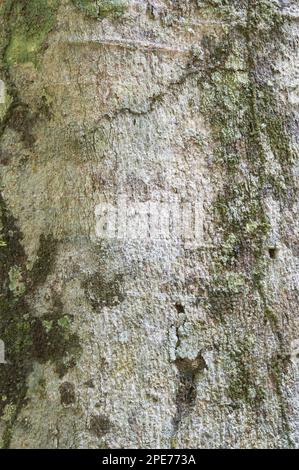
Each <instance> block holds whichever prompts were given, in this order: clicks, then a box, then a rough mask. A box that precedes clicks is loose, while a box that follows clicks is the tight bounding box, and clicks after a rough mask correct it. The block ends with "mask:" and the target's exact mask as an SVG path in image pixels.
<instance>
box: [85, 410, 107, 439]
mask: <svg viewBox="0 0 299 470" xmlns="http://www.w3.org/2000/svg"><path fill="white" fill-rule="evenodd" d="M89 429H90V431H91V432H92V433H93V434H95V435H96V436H97V437H102V436H104V435H105V434H107V433H108V432H109V430H110V429H111V423H110V421H109V419H108V418H106V416H104V415H92V417H91V418H90V426H89Z"/></svg>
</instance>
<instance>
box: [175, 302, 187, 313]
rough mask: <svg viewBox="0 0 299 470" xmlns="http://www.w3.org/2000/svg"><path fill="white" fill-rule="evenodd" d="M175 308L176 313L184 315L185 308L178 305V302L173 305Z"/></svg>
mask: <svg viewBox="0 0 299 470" xmlns="http://www.w3.org/2000/svg"><path fill="white" fill-rule="evenodd" d="M175 308H176V310H177V312H178V313H185V308H184V306H183V305H182V304H180V303H179V302H177V303H176V304H175Z"/></svg>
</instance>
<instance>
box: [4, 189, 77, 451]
mask: <svg viewBox="0 0 299 470" xmlns="http://www.w3.org/2000/svg"><path fill="white" fill-rule="evenodd" d="M0 216H1V217H0V228H1V232H0V236H1V239H2V240H3V241H4V242H5V246H4V247H3V248H1V250H0V267H1V269H0V315H1V322H0V338H1V340H3V341H4V344H5V352H6V360H7V363H6V364H3V366H2V367H1V368H0V396H1V397H2V399H1V401H0V415H1V414H2V413H3V412H4V413H5V416H7V412H6V411H7V410H8V409H10V410H12V409H13V410H14V412H13V413H10V415H9V416H10V419H9V422H7V428H6V431H5V433H4V438H3V447H9V442H10V437H11V432H12V426H13V423H14V420H15V419H16V417H17V415H18V413H19V411H20V409H21V408H22V406H23V404H24V402H25V397H26V392H27V377H28V375H29V374H30V372H31V371H32V367H33V364H34V363H35V362H36V361H38V362H39V363H44V362H47V361H50V362H52V363H54V364H55V367H56V370H57V373H58V374H59V375H60V376H61V377H62V376H63V375H64V374H65V373H66V371H67V369H68V368H70V367H73V366H74V365H75V362H76V358H77V356H78V355H79V354H80V351H81V349H80V343H79V338H78V336H77V335H76V333H74V332H73V331H72V318H71V316H69V315H66V314H65V312H64V310H63V304H62V302H61V299H60V297H59V296H57V294H55V293H54V292H53V293H52V296H51V307H50V308H49V311H48V313H46V314H44V315H43V316H42V317H37V316H36V315H35V312H34V311H33V310H32V308H31V307H30V305H29V299H32V298H33V297H34V295H35V292H36V289H37V288H38V286H39V285H40V284H41V283H43V282H45V280H46V278H47V276H48V275H49V273H50V272H51V270H52V269H53V265H54V261H55V257H56V248H57V243H56V242H55V241H54V240H53V238H52V237H51V236H47V237H41V238H40V248H39V251H38V257H37V261H36V263H35V264H34V266H33V268H32V270H31V271H28V270H27V269H26V264H27V259H26V255H25V252H24V249H23V246H22V243H21V241H22V235H21V233H20V231H19V229H18V227H17V223H16V220H15V219H14V217H13V216H12V215H11V214H10V213H9V211H8V210H7V207H6V204H5V202H4V200H3V198H2V196H1V197H0Z"/></svg>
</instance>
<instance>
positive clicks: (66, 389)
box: [59, 382, 76, 405]
mask: <svg viewBox="0 0 299 470" xmlns="http://www.w3.org/2000/svg"><path fill="white" fill-rule="evenodd" d="M59 392H60V401H61V403H62V404H63V405H71V404H72V403H75V401H76V394H75V387H74V385H73V384H71V383H70V382H63V383H62V384H61V385H60V387H59Z"/></svg>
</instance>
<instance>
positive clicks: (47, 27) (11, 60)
mask: <svg viewBox="0 0 299 470" xmlns="http://www.w3.org/2000/svg"><path fill="white" fill-rule="evenodd" d="M59 3H60V2H59V0H27V1H22V0H17V1H15V2H13V6H12V8H11V9H10V12H9V16H8V21H9V26H10V38H9V43H8V45H7V47H6V51H5V61H6V62H7V64H8V65H13V64H18V63H25V62H33V63H34V64H37V59H38V53H39V52H40V50H41V48H42V46H43V45H44V42H45V40H46V38H47V36H48V34H49V32H50V31H51V29H52V27H53V25H54V22H55V17H56V11H57V8H58V6H59Z"/></svg>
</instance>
